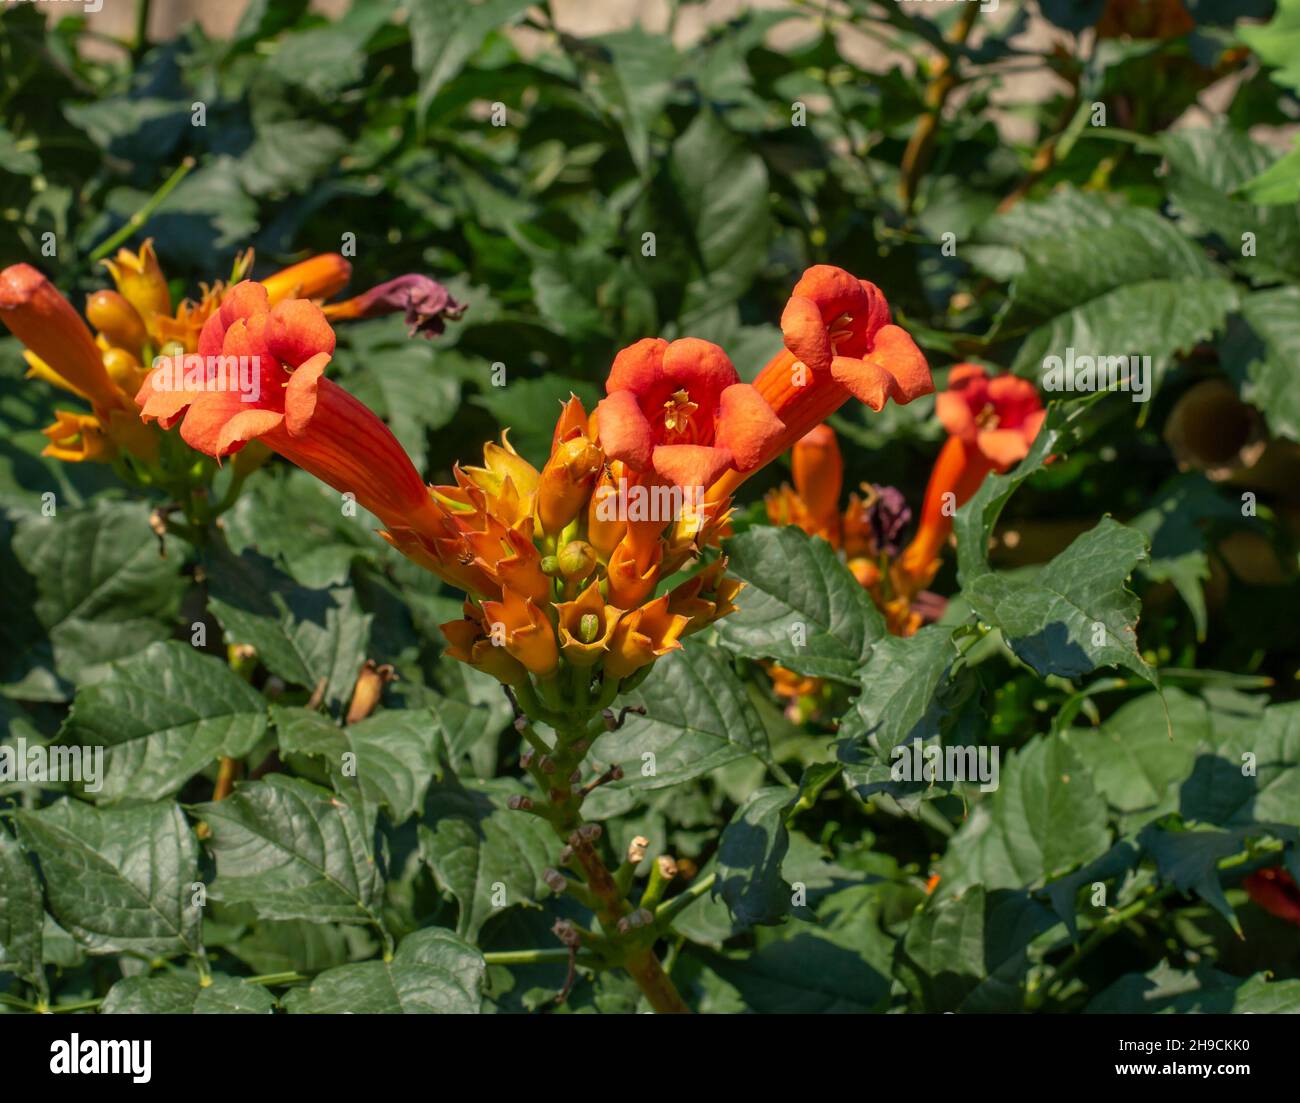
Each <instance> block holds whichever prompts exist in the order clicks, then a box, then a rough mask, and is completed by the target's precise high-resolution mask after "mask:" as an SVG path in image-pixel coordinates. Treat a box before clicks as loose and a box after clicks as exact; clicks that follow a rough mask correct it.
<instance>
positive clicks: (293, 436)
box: [136, 281, 440, 529]
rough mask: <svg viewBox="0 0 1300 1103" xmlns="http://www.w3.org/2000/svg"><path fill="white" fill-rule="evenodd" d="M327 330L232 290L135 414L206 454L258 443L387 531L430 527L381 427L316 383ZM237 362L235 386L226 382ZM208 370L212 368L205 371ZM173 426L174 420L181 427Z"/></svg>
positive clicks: (426, 503) (312, 312)
mask: <svg viewBox="0 0 1300 1103" xmlns="http://www.w3.org/2000/svg"><path fill="white" fill-rule="evenodd" d="M333 352H334V331H333V330H332V329H331V328H330V325H329V323H328V322H327V321H326V320H325V316H324V314H323V313H322V312H321V309H320V307H318V306H316V305H315V304H314V303H312V302H309V301H308V300H306V299H287V300H285V301H283V302H280V303H278V304H277V305H276V306H274V307H270V305H269V299H268V295H267V291H266V288H265V287H264V286H263V285H262V284H259V283H252V282H250V281H245V282H243V283H240V284H237V285H236V286H234V287H232V288H231V289H230V290H229V291H228V292H227V293H226V295H225V297H224V298H223V300H222V303H221V307H220V309H219V310H217V311H216V312H215V313H214V314H213V315H212V317H211V318H209V319H208V321H207V323H206V324H205V325H204V327H203V331H202V333H201V334H200V335H199V351H198V353H196V354H193V355H187V356H175V357H160V358H159V361H158V365H157V366H156V367H155V368H154V370H153V371H151V372H150V373H149V376H148V377H147V378H146V380H145V383H144V386H143V387H141V388H140V393H139V394H138V395H137V396H136V402H137V403H139V405H140V407H141V414H140V416H141V417H142V418H143V419H145V420H146V421H148V420H153V419H157V421H158V423H159V424H160V425H162V427H163V428H164V429H166V428H170V427H171V426H172V425H174V424H175V423H176V422H177V421H180V422H181V430H180V431H181V436H182V437H183V438H184V439H185V441H186V443H188V444H189V445H190V446H191V447H192V448H195V449H197V450H198V451H200V452H204V453H206V454H207V455H209V456H216V457H221V456H228V455H230V454H232V453H234V452H237V451H238V450H239V449H241V448H242V447H243V446H244V445H245V444H246V443H247V442H248V441H250V440H253V439H260V440H261V441H262V442H263V443H265V444H266V445H268V446H269V447H270V448H272V449H273V450H275V451H276V452H279V453H280V454H281V455H282V456H284V457H285V458H286V459H287V460H289V461H290V462H291V463H294V464H297V465H298V466H299V467H301V468H303V469H304V470H306V471H309V472H310V473H311V474H313V475H315V476H316V477H317V478H318V479H320V480H321V481H322V482H325V483H328V484H329V485H330V486H332V487H334V489H335V490H338V491H340V492H342V493H352V494H354V495H355V497H356V500H357V502H358V503H360V504H361V505H362V506H363V507H364V508H366V509H368V510H369V511H370V512H371V513H373V514H375V515H376V516H377V517H379V518H380V519H381V520H382V521H384V523H385V524H387V525H389V526H390V527H397V528H403V529H421V528H429V529H433V528H437V527H440V515H439V511H438V510H437V508H436V507H435V505H434V504H433V500H432V498H431V497H430V496H429V493H428V491H427V489H426V487H425V485H424V480H423V479H421V478H420V475H419V472H417V471H416V470H415V467H414V465H413V464H412V463H411V461H410V458H409V457H408V456H407V454H406V452H405V451H403V449H402V446H401V445H400V444H398V442H397V438H395V437H394V436H393V434H392V433H391V432H390V431H389V429H388V427H387V426H386V425H385V424H384V423H383V422H382V421H381V420H380V419H379V418H378V417H377V416H375V414H374V413H373V412H371V411H370V410H369V409H368V408H367V407H365V406H364V405H362V403H360V402H358V401H357V400H356V399H355V398H353V397H352V396H351V395H350V394H348V393H347V392H346V391H345V390H343V388H341V387H339V386H338V385H337V384H335V383H333V382H331V381H330V380H328V379H326V378H324V375H323V373H324V371H325V368H326V366H327V365H328V364H329V362H330V357H331V356H332V354H333ZM240 358H243V360H242V364H243V365H244V367H243V368H241V369H240V371H239V385H237V386H231V385H230V382H231V374H232V372H233V371H234V370H235V367H234V366H235V365H238V364H240V362H241V360H240ZM214 369H215V370H214ZM182 418H183V419H184V420H182Z"/></svg>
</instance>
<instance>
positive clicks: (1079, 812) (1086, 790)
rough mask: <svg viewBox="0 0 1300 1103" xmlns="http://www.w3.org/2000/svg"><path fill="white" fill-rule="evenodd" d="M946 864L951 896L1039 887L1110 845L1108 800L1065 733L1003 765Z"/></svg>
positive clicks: (942, 868) (944, 879)
mask: <svg viewBox="0 0 1300 1103" xmlns="http://www.w3.org/2000/svg"><path fill="white" fill-rule="evenodd" d="M994 784H995V785H996V788H995V790H994V791H993V794H992V796H991V797H990V798H989V799H987V800H985V801H982V802H981V803H980V804H978V805H976V806H975V809H974V811H973V812H972V814H971V815H970V817H969V818H968V819H967V820H966V822H965V823H964V824H962V826H961V828H960V829H959V830H958V831H957V833H956V834H955V835H954V836H953V837H952V839H951V840H950V842H949V844H948V850H947V852H946V853H945V854H944V856H943V859H942V860H941V861H940V863H939V873H940V876H941V880H940V885H941V886H942V889H943V891H945V892H961V891H962V890H963V889H965V888H966V887H967V886H969V885H975V884H980V885H983V886H984V887H985V888H986V889H1001V888H1025V889H1033V888H1038V887H1039V886H1041V885H1042V884H1043V883H1044V882H1046V881H1050V880H1051V879H1052V878H1054V877H1056V876H1058V875H1060V874H1062V873H1066V872H1068V871H1069V870H1071V869H1073V868H1074V867H1076V866H1080V865H1084V864H1086V863H1088V862H1091V861H1092V860H1093V859H1094V858H1096V857H1098V856H1099V855H1101V854H1103V853H1105V851H1106V850H1107V848H1108V847H1109V846H1110V829H1109V827H1108V826H1107V822H1106V802H1105V801H1104V800H1103V799H1102V798H1101V797H1100V796H1099V795H1098V793H1097V791H1096V789H1094V788H1093V785H1092V780H1091V778H1089V776H1088V772H1087V771H1086V770H1085V769H1084V768H1083V764H1082V763H1081V762H1080V761H1079V759H1078V758H1077V757H1076V756H1075V754H1074V752H1073V751H1072V750H1071V749H1070V746H1069V744H1068V743H1067V742H1066V741H1065V740H1064V738H1062V737H1061V736H1059V735H1049V736H1040V737H1039V738H1037V739H1034V740H1032V741H1030V742H1029V743H1027V744H1026V745H1025V746H1023V747H1021V748H1020V750H1018V751H1016V752H1015V753H1014V754H1012V755H1010V756H1009V757H1008V758H1007V760H1006V761H1005V763H1003V764H1002V767H1001V770H1000V776H999V777H998V778H996V779H994Z"/></svg>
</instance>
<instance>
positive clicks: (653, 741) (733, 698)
mask: <svg viewBox="0 0 1300 1103" xmlns="http://www.w3.org/2000/svg"><path fill="white" fill-rule="evenodd" d="M619 700H620V703H621V704H627V705H641V706H643V707H644V708H645V710H646V713H645V715H644V716H636V715H629V716H628V717H627V718H626V720H625V722H624V724H623V726H622V727H621V728H620V729H619V730H618V731H613V732H607V733H605V734H604V735H602V736H600V738H599V739H597V740H596V743H595V745H594V746H593V747H592V750H591V758H592V759H593V760H594V761H597V762H602V763H606V762H607V763H612V764H618V765H619V766H621V767H622V768H623V773H624V779H623V780H622V781H618V782H614V783H613V786H612V787H613V788H614V789H619V788H633V789H663V788H665V787H667V786H670V785H679V784H681V783H682V782H685V781H690V780H692V779H693V778H697V777H702V776H703V775H705V774H707V773H710V772H711V771H713V770H716V769H717V768H718V767H720V766H725V765H727V764H728V763H730V762H735V761H736V760H737V759H741V758H744V757H745V756H746V755H752V756H754V757H755V758H759V759H762V760H764V761H766V760H767V759H768V755H769V752H768V745H767V729H766V728H765V727H764V726H763V721H762V719H761V718H760V717H759V715H758V713H757V712H756V711H755V709H754V706H753V704H752V703H751V702H750V700H749V695H748V694H747V693H746V691H745V687H744V686H743V685H742V684H741V683H740V681H739V680H738V679H737V678H736V675H735V673H734V672H733V671H732V669H731V664H730V662H729V660H728V657H727V654H726V652H724V651H720V650H719V649H718V648H715V647H710V646H708V645H707V644H704V643H700V642H699V641H698V640H687V641H686V646H685V647H684V648H683V650H681V651H674V652H673V653H672V654H671V655H667V656H665V657H664V658H662V659H660V660H659V661H658V662H657V663H656V664H655V667H654V670H653V671H652V672H651V674H650V677H649V678H647V679H646V681H645V683H644V684H643V685H642V686H641V687H640V688H639V689H637V690H635V691H634V692H632V693H628V694H624V695H623V696H622V697H620V698H619ZM647 754H649V755H652V756H653V760H648V759H646V758H645V757H644V756H645V755H647ZM651 766H653V772H649V771H650V767H651Z"/></svg>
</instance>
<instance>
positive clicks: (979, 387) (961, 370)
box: [899, 364, 1047, 589]
mask: <svg viewBox="0 0 1300 1103" xmlns="http://www.w3.org/2000/svg"><path fill="white" fill-rule="evenodd" d="M935 412H936V413H937V414H938V416H939V420H940V421H941V422H942V423H943V426H944V428H945V429H947V430H948V433H949V437H948V440H947V442H946V443H945V444H944V446H943V448H942V449H940V451H939V457H938V459H936V460H935V464H934V470H933V471H931V473H930V481H929V484H928V485H927V486H926V489H925V501H924V503H923V504H922V506H921V522H920V524H919V526H918V527H917V532H916V537H915V539H913V541H912V543H911V544H910V545H908V547H907V548H906V550H905V551H904V552H903V555H902V558H901V560H900V561H899V562H900V566H901V568H902V569H903V571H905V572H906V573H907V574H908V575H909V576H910V577H911V578H912V579H913V581H914V582H915V583H916V584H917V588H918V589H919V588H920V587H922V586H925V585H926V584H928V582H929V580H930V579H931V578H933V577H934V573H935V571H936V570H937V569H938V565H939V564H938V555H939V551H940V549H941V548H942V547H943V545H944V542H945V541H946V540H947V539H948V534H949V533H950V532H952V520H953V516H954V515H955V513H956V511H957V510H958V509H960V508H961V507H962V506H963V505H965V504H966V503H967V502H968V501H969V500H970V499H971V497H972V496H974V494H975V492H976V491H977V490H978V489H979V488H980V484H981V483H983V481H984V479H985V478H986V477H987V476H988V475H989V474H990V473H991V472H993V471H999V472H1001V471H1006V470H1008V469H1009V468H1011V467H1012V466H1014V465H1015V464H1017V463H1019V462H1020V461H1021V460H1023V459H1024V458H1025V456H1027V455H1028V454H1029V448H1030V446H1031V445H1032V444H1033V442H1034V438H1035V437H1036V436H1037V435H1038V430H1039V429H1040V428H1041V427H1042V424H1043V419H1044V418H1045V417H1046V416H1047V415H1046V413H1045V412H1044V410H1043V405H1042V402H1041V401H1039V397H1038V391H1037V390H1036V389H1035V387H1034V385H1033V384H1032V383H1030V382H1029V381H1028V380H1026V379H1020V378H1019V377H1017V376H1014V375H999V376H994V377H992V378H990V376H989V374H988V372H987V371H985V369H984V368H982V367H980V366H978V365H977V364H958V365H957V366H956V367H954V368H953V369H952V371H951V372H950V373H949V375H948V389H947V390H945V391H944V392H943V393H942V394H940V395H939V396H938V398H937V399H936V400H935Z"/></svg>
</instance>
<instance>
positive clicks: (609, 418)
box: [596, 341, 654, 471]
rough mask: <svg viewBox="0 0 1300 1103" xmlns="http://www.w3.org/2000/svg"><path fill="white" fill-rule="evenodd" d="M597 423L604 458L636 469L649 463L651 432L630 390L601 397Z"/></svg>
mask: <svg viewBox="0 0 1300 1103" xmlns="http://www.w3.org/2000/svg"><path fill="white" fill-rule="evenodd" d="M638 344H645V342H644V341H640V342H638ZM633 347H635V346H633ZM623 351H624V352H626V351H627V350H626V349H624V350H623ZM619 355H620V356H621V355H622V353H620V354H619ZM615 363H617V360H616V361H615ZM596 425H597V428H598V430H599V433H600V446H601V448H603V449H604V450H605V456H606V458H607V459H611V460H622V461H623V462H624V463H625V464H627V465H628V466H629V467H632V468H634V469H635V470H637V471H644V470H646V469H647V468H648V467H649V466H650V462H651V458H652V451H653V449H654V433H653V430H652V429H651V427H650V422H649V421H647V420H646V416H645V414H643V413H642V412H641V407H640V406H639V405H638V404H637V400H636V395H635V394H633V393H632V391H630V390H617V391H611V392H610V395H609V397H608V398H604V399H601V401H600V402H599V403H598V404H597V406H596Z"/></svg>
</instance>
